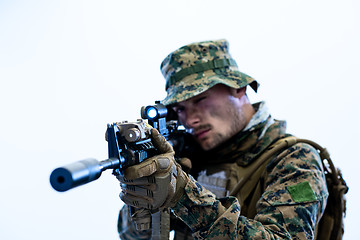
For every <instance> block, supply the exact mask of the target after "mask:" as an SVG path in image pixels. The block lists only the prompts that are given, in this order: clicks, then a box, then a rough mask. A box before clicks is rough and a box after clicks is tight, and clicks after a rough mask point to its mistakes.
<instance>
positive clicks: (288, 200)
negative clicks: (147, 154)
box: [119, 103, 328, 239]
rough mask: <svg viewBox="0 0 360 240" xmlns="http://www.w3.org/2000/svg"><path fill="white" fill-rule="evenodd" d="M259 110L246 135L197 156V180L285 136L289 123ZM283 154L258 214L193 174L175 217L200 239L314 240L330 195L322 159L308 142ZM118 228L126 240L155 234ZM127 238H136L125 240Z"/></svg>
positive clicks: (246, 160) (248, 159) (270, 171)
mask: <svg viewBox="0 0 360 240" xmlns="http://www.w3.org/2000/svg"><path fill="white" fill-rule="evenodd" d="M255 107H256V108H257V109H258V111H257V113H256V114H255V115H254V117H253V118H252V119H251V121H250V123H249V124H248V126H247V127H245V129H244V130H243V131H242V132H240V133H239V134H238V135H236V136H235V137H234V138H232V139H230V140H229V141H228V142H226V143H224V144H223V145H222V146H220V147H218V148H216V149H214V150H211V151H208V152H203V153H201V154H197V157H196V156H195V157H194V161H193V163H194V169H193V171H192V172H191V173H192V175H193V176H195V177H198V175H199V173H200V172H201V171H203V169H204V168H208V167H209V166H215V167H217V166H221V165H222V164H224V163H236V164H238V165H239V166H242V167H246V166H247V165H250V164H251V163H252V162H253V161H254V160H255V159H256V157H257V156H259V155H260V154H261V153H262V152H263V151H264V150H265V149H266V148H267V147H268V146H269V145H271V143H273V142H275V141H276V140H277V139H279V138H281V137H283V136H285V135H286V134H285V129H286V123H285V122H282V121H275V120H273V119H272V118H271V116H270V114H269V113H268V111H267V109H266V107H265V105H264V104H263V103H260V104H257V105H255ZM280 155H281V157H274V159H273V160H271V161H270V163H269V164H268V165H267V167H266V174H265V176H266V178H265V179H263V184H262V186H263V187H262V189H263V192H262V195H261V197H260V198H259V199H258V200H257V202H256V214H255V215H254V216H247V214H246V213H244V211H243V210H244V209H246V208H247V207H248V206H244V205H241V204H240V202H241V203H242V204H244V201H240V199H238V198H236V197H233V196H226V197H221V198H220V197H219V196H216V195H215V194H214V193H213V192H211V191H209V190H207V189H206V188H205V187H204V186H202V185H201V184H199V182H197V181H196V180H195V179H194V178H193V177H191V176H190V179H191V180H190V181H189V182H188V184H187V185H186V187H185V193H186V194H184V195H183V196H182V198H181V199H180V201H179V202H178V204H177V205H176V206H175V207H174V208H173V209H172V210H173V213H174V214H175V215H176V217H177V218H179V219H180V220H181V221H182V222H184V223H185V224H186V225H187V226H188V227H189V228H190V229H191V232H192V236H193V237H194V238H195V239H314V238H315V232H316V226H317V223H318V222H319V219H320V217H321V215H322V213H323V211H324V209H325V206H326V200H327V196H328V192H327V187H326V183H325V177H324V173H323V169H322V165H321V160H320V157H319V155H318V153H317V152H316V150H315V149H314V148H312V147H311V146H309V145H306V144H296V145H294V146H293V147H291V148H289V149H287V150H286V151H285V152H284V154H280ZM192 160H193V159H192ZM205 163H206V164H205ZM201 166H206V167H201ZM245 212H246V211H245ZM123 219H124V218H123ZM119 224H122V226H123V227H122V228H121V227H120V229H119V230H120V232H122V234H123V236H124V239H136V238H137V239H140V235H141V236H142V237H143V239H146V238H147V237H146V235H147V236H150V235H148V234H149V233H145V232H143V233H141V234H140V233H135V232H133V231H132V230H131V229H127V231H124V230H125V229H124V226H125V225H126V224H124V220H120V221H119ZM127 227H129V226H127ZM126 232H127V233H126ZM126 234H128V236H130V235H132V236H133V237H134V238H125V235H126ZM139 234H140V235H139ZM136 235H137V236H136ZM177 239H179V238H177Z"/></svg>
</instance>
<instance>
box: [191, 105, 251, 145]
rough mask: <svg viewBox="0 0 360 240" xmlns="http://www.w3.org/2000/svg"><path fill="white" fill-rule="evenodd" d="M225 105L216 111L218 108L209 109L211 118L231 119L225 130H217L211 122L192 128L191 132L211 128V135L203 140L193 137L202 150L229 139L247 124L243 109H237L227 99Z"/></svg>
mask: <svg viewBox="0 0 360 240" xmlns="http://www.w3.org/2000/svg"><path fill="white" fill-rule="evenodd" d="M225 106H226V107H225V108H224V109H222V111H218V109H216V108H215V109H213V110H212V111H210V116H211V117H212V118H213V119H220V120H223V119H224V118H226V119H231V121H229V122H228V126H227V127H226V128H225V131H219V130H218V129H217V128H216V126H213V125H211V124H203V125H200V126H199V127H197V128H195V129H192V132H200V131H202V130H206V129H211V131H212V133H211V136H209V137H208V138H206V139H204V140H198V139H195V140H196V141H197V142H198V143H199V144H200V146H201V147H202V149H203V150H204V151H208V150H211V149H213V148H215V147H217V146H219V145H220V144H221V143H223V142H225V141H227V140H229V139H230V138H231V137H233V136H234V135H235V134H237V133H238V132H240V131H241V130H242V129H244V127H245V126H246V124H247V120H246V117H245V114H244V112H243V111H241V110H239V109H238V108H237V107H236V106H235V105H234V104H233V103H232V102H230V101H229V103H228V104H226V105H225Z"/></svg>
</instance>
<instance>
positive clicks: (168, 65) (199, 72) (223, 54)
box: [160, 39, 259, 105]
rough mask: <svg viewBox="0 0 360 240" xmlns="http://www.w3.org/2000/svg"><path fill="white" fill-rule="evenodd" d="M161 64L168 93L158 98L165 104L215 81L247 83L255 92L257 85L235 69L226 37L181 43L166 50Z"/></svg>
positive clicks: (235, 65)
mask: <svg viewBox="0 0 360 240" xmlns="http://www.w3.org/2000/svg"><path fill="white" fill-rule="evenodd" d="M160 68H161V72H162V74H163V76H164V77H165V79H166V91H167V96H166V98H165V99H164V100H162V101H161V102H162V103H163V104H164V105H169V104H172V103H176V102H181V101H185V100H187V99H189V98H191V97H194V96H196V95H198V94H200V93H202V92H205V91H206V90H208V89H209V88H211V87H213V86H215V85H216V84H225V85H227V86H229V87H232V88H242V87H245V86H247V85H250V86H251V87H252V88H253V89H254V91H255V92H256V91H257V88H258V86H259V84H258V83H257V82H256V81H255V79H253V78H252V77H250V76H248V75H246V74H244V73H242V72H240V71H239V70H238V68H237V64H236V62H235V60H234V59H232V58H231V55H230V53H229V43H228V41H227V40H225V39H222V40H217V41H205V42H198V43H192V44H189V45H186V46H183V47H181V48H179V49H177V50H176V51H174V52H172V53H171V54H169V55H168V56H167V57H166V58H165V59H164V61H163V62H162V63H161V66H160Z"/></svg>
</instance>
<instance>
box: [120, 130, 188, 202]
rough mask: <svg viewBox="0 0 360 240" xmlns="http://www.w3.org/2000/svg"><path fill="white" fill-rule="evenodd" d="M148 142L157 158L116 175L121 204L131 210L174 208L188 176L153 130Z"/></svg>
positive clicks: (161, 138) (167, 145) (157, 133)
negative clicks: (134, 208) (132, 207)
mask: <svg viewBox="0 0 360 240" xmlns="http://www.w3.org/2000/svg"><path fill="white" fill-rule="evenodd" d="M151 138H152V143H153V144H154V146H155V147H156V148H157V149H158V150H159V152H160V155H157V156H154V157H151V158H149V159H147V160H145V161H143V162H142V163H139V164H137V165H134V166H131V167H128V168H127V169H126V170H125V173H124V176H122V175H118V176H117V178H118V180H119V181H120V183H121V184H120V186H121V189H122V191H121V193H120V198H121V200H122V201H123V202H124V203H125V204H127V205H130V206H134V207H137V208H146V209H158V208H167V207H173V206H175V205H176V203H177V201H178V200H179V199H180V197H181V196H182V195H183V194H184V191H185V190H184V188H185V185H186V183H187V182H188V176H187V175H186V173H185V172H183V170H182V169H181V167H180V166H179V164H177V163H176V162H175V160H174V150H173V148H172V146H171V145H170V143H169V142H167V141H166V139H165V138H164V137H163V136H162V135H161V134H160V133H159V132H158V131H157V130H156V129H155V128H153V129H151Z"/></svg>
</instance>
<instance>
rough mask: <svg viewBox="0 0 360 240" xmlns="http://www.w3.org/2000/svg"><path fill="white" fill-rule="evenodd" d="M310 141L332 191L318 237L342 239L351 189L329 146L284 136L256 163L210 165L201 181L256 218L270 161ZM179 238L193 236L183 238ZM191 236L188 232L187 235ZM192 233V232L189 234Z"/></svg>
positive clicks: (331, 239) (219, 195)
mask: <svg viewBox="0 0 360 240" xmlns="http://www.w3.org/2000/svg"><path fill="white" fill-rule="evenodd" d="M300 142H302V143H307V144H310V145H311V146H313V147H314V148H315V149H317V150H318V152H319V154H320V157H321V160H322V163H323V167H324V171H325V177H326V182H327V186H328V190H329V198H328V204H327V207H326V209H325V212H324V214H323V216H322V218H321V219H320V222H319V224H318V225H317V229H316V234H315V235H316V239H321V240H338V239H342V236H343V233H344V227H343V218H344V216H345V211H346V200H345V196H344V195H345V194H346V192H347V191H348V187H347V186H346V183H345V181H344V180H343V178H342V175H341V172H340V171H339V170H338V169H335V167H334V164H333V163H332V161H331V159H330V156H329V154H328V152H327V151H326V149H324V148H322V147H321V146H319V145H318V144H316V143H314V142H312V141H309V140H305V139H298V138H296V137H287V138H283V139H280V140H279V141H277V142H276V143H274V144H272V145H271V146H270V147H268V148H267V149H266V150H265V152H264V153H262V154H261V155H260V156H259V157H258V158H257V159H256V160H255V161H254V162H252V163H251V164H250V165H248V166H246V167H242V166H239V165H238V164H237V163H224V164H218V165H216V166H210V167H208V168H206V169H205V170H203V171H201V172H200V173H199V176H198V178H197V181H198V182H199V183H200V184H201V185H203V186H204V187H205V188H206V189H208V190H210V191H211V192H213V193H214V194H215V195H216V196H217V198H222V197H226V196H229V195H232V196H235V197H236V198H237V199H238V201H239V204H240V206H241V215H242V216H245V217H247V218H254V217H255V215H256V204H257V202H258V200H259V199H260V197H261V195H262V193H263V192H264V189H265V186H264V179H266V177H267V171H266V170H265V168H266V166H267V164H268V163H269V161H270V160H271V159H274V158H275V157H279V158H281V157H282V156H281V155H282V154H284V155H286V153H287V151H285V150H286V149H288V148H290V147H291V146H293V145H295V144H296V143H300ZM180 235H182V234H180V233H179V234H178V236H179V238H175V239H191V238H182V237H180ZM187 235H188V234H187ZM188 236H189V235H188Z"/></svg>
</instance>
